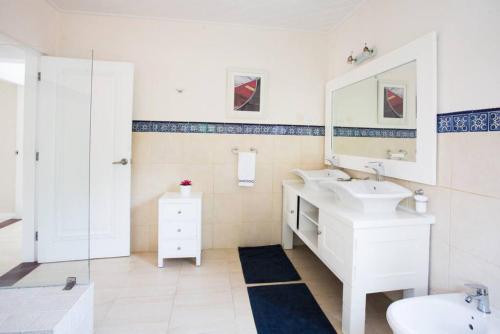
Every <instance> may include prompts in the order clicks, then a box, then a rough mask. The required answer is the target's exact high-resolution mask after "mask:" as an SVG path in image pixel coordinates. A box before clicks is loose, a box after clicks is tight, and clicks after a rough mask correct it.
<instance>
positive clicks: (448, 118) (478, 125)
mask: <svg viewBox="0 0 500 334" xmlns="http://www.w3.org/2000/svg"><path fill="white" fill-rule="evenodd" d="M486 131H500V108H491V109H481V110H469V111H459V112H453V113H448V114H439V115H438V116H437V132H438V133H449V132H486Z"/></svg>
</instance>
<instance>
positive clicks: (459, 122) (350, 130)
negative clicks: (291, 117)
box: [132, 107, 500, 138]
mask: <svg viewBox="0 0 500 334" xmlns="http://www.w3.org/2000/svg"><path fill="white" fill-rule="evenodd" d="M132 131H133V132H171V133H216V134H249V135H278V136H284V135H288V136H324V135H325V127H324V126H319V125H285V124H251V123H215V122H171V121H133V123H132ZM487 131H500V107H499V108H490V109H481V110H468V111H458V112H452V113H447V114H438V115H437V132H438V133H452V132H487ZM333 133H334V135H335V136H339V137H375V138H377V137H378V138H416V135H417V133H416V130H414V129H387V128H381V129H379V128H355V127H337V126H336V127H334V128H333Z"/></svg>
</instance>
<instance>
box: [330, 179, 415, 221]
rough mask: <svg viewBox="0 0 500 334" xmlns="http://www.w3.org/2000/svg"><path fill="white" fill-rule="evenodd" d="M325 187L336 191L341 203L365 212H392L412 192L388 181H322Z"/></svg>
mask: <svg viewBox="0 0 500 334" xmlns="http://www.w3.org/2000/svg"><path fill="white" fill-rule="evenodd" d="M321 184H322V185H324V186H325V187H327V188H329V189H330V190H332V191H334V192H335V193H337V195H338V196H339V197H340V199H341V201H342V203H343V204H344V205H346V206H348V207H351V208H353V209H356V210H360V211H362V212H365V213H381V212H393V211H395V210H396V207H397V205H398V204H399V202H401V201H402V200H403V199H405V198H408V197H410V196H411V195H412V192H411V191H410V190H408V189H406V188H404V187H402V186H400V185H398V184H396V183H392V182H389V181H374V180H352V181H348V182H342V181H341V182H338V181H323V182H322V183H321Z"/></svg>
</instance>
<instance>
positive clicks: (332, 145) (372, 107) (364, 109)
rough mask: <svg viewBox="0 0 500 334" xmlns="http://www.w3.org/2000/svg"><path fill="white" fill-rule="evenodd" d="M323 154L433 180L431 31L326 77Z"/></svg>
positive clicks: (352, 165)
mask: <svg viewBox="0 0 500 334" xmlns="http://www.w3.org/2000/svg"><path fill="white" fill-rule="evenodd" d="M325 118H326V137H325V141H326V143H325V159H329V160H331V159H332V158H334V159H333V160H334V161H336V163H337V164H338V165H339V166H340V167H344V168H349V169H355V170H360V171H369V170H368V169H366V168H365V166H366V164H367V163H368V162H371V161H379V162H382V163H383V164H384V167H385V168H384V169H385V174H386V175H387V176H391V177H395V178H400V179H405V180H411V181H416V182H421V183H427V184H435V183H436V34H435V33H432V34H429V35H427V36H424V37H422V38H420V39H418V40H416V41H414V42H412V43H410V44H408V45H406V46H404V47H402V48H400V49H397V50H395V51H393V52H391V53H389V54H387V55H385V56H383V57H380V58H378V59H376V60H374V61H372V62H371V63H368V64H366V65H361V66H360V67H358V68H355V69H353V70H352V71H350V72H348V73H347V74H345V75H343V76H340V77H338V78H335V79H334V80H332V81H330V82H329V83H328V84H327V87H326V115H325Z"/></svg>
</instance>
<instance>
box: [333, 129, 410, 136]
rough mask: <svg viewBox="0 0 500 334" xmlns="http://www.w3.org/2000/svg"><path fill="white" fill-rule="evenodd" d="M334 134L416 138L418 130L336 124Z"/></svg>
mask: <svg viewBox="0 0 500 334" xmlns="http://www.w3.org/2000/svg"><path fill="white" fill-rule="evenodd" d="M333 135H334V136H336V137H372V138H373V137H375V138H416V137H417V130H415V129H387V128H351V127H341V126H334V127H333Z"/></svg>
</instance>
